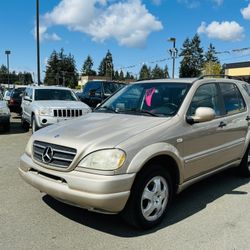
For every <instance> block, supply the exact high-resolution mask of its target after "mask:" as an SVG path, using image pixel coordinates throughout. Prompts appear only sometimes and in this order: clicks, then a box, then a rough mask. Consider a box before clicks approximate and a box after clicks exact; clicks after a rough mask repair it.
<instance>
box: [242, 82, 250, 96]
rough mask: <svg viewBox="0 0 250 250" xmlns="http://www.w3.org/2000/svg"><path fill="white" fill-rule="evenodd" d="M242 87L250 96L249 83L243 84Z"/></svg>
mask: <svg viewBox="0 0 250 250" xmlns="http://www.w3.org/2000/svg"><path fill="white" fill-rule="evenodd" d="M242 86H243V88H244V89H245V90H246V92H247V94H248V95H249V96H250V85H249V84H247V83H246V84H243V85H242Z"/></svg>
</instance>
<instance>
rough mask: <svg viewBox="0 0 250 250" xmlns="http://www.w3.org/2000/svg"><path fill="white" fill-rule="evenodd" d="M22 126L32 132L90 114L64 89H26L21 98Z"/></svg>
mask: <svg viewBox="0 0 250 250" xmlns="http://www.w3.org/2000/svg"><path fill="white" fill-rule="evenodd" d="M21 107H22V126H23V128H25V129H26V130H28V129H29V127H30V125H31V128H32V132H35V131H36V130H38V129H39V128H42V127H45V126H48V125H50V124H54V123H57V122H60V121H63V120H68V119H72V118H74V117H78V116H82V115H84V114H86V113H89V112H91V109H90V107H89V106H88V105H86V104H85V103H82V102H81V101H79V100H78V98H77V97H76V95H75V93H74V92H73V91H72V90H71V89H69V88H64V87H39V86H31V87H27V88H26V90H25V92H24V95H23V98H22V105H21Z"/></svg>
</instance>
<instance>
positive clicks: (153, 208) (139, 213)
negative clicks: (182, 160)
mask: <svg viewBox="0 0 250 250" xmlns="http://www.w3.org/2000/svg"><path fill="white" fill-rule="evenodd" d="M172 196H173V184H172V180H171V177H170V175H169V173H168V172H167V170H166V169H164V168H162V167H161V166H159V165H157V164H152V165H150V166H149V167H147V168H146V169H145V170H144V171H143V172H142V173H140V175H139V176H138V177H137V178H136V179H135V183H134V185H133V187H132V190H131V194H130V197H129V200H128V202H127V204H126V206H125V208H124V210H123V212H122V214H121V215H122V217H123V218H124V220H125V221H126V222H127V223H129V224H131V225H133V226H135V227H137V228H140V229H149V228H152V227H155V226H156V225H158V224H159V223H160V222H161V221H162V219H163V218H164V216H165V214H166V212H167V210H168V207H169V205H170V203H171V200H172Z"/></svg>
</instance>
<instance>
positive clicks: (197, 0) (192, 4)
mask: <svg viewBox="0 0 250 250" xmlns="http://www.w3.org/2000/svg"><path fill="white" fill-rule="evenodd" d="M177 1H178V2H179V3H183V4H185V5H186V6H187V7H188V8H189V9H195V8H198V7H199V6H201V4H202V3H204V0H177ZM210 1H211V2H212V3H214V4H216V5H217V6H221V5H222V4H223V2H224V0H210Z"/></svg>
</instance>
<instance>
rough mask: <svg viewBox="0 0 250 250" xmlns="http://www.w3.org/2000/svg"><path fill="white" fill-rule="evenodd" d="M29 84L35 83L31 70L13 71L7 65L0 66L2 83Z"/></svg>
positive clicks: (0, 82) (0, 80)
mask: <svg viewBox="0 0 250 250" xmlns="http://www.w3.org/2000/svg"><path fill="white" fill-rule="evenodd" d="M8 83H9V84H14V85H28V84H32V83H33V78H32V75H31V73H29V72H26V71H24V72H16V71H11V72H9V74H8V68H7V67H6V66H5V65H1V66H0V84H8Z"/></svg>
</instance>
